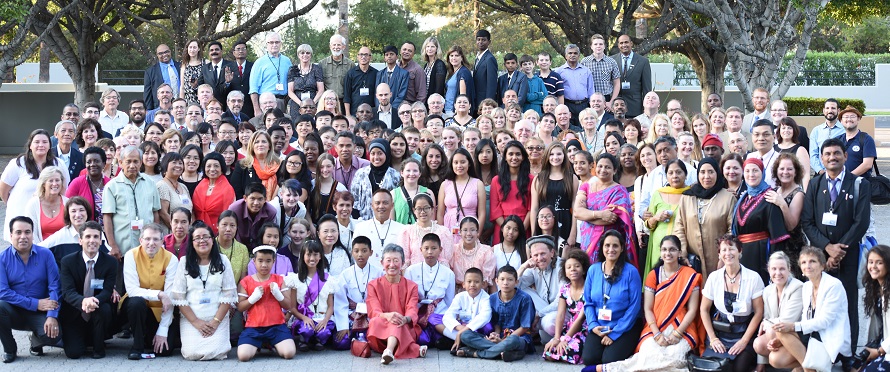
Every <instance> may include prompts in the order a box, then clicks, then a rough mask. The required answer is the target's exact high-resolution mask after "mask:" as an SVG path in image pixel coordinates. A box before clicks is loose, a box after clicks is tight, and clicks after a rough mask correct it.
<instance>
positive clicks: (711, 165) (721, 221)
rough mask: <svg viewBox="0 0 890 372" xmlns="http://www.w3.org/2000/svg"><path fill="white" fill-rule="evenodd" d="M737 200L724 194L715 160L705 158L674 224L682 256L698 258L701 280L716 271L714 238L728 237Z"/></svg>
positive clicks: (727, 192)
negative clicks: (700, 265) (696, 181)
mask: <svg viewBox="0 0 890 372" xmlns="http://www.w3.org/2000/svg"><path fill="white" fill-rule="evenodd" d="M736 200H737V199H736V197H735V195H733V194H732V193H731V192H729V191H727V190H726V179H725V178H723V172H721V171H720V165H719V164H718V163H717V160H715V159H714V158H710V157H707V158H704V159H702V161H701V163H699V164H698V183H696V184H694V185H692V187H691V188H690V189H689V190H686V191H684V192H683V196H681V197H680V208H678V210H677V220H676V222H675V223H674V235H676V236H677V237H678V238H680V246H681V249H682V251H683V256H682V257H686V255H687V254H688V253H694V254H696V255H698V257H699V258H701V260H702V268H701V270H702V272H701V274H702V277H703V278H704V280H703V281H704V282H707V277H708V274H710V273H712V272H713V271H714V270H717V264H718V262H719V261H720V258H719V257H718V254H717V253H718V252H717V251H718V249H717V248H718V247H717V245H716V241H717V238H719V237H721V236H723V235H724V234H727V233H729V228H730V226H732V208H733V207H734V206H735V203H736Z"/></svg>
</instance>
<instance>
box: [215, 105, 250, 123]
mask: <svg viewBox="0 0 890 372" xmlns="http://www.w3.org/2000/svg"><path fill="white" fill-rule="evenodd" d="M251 106H253V105H251ZM245 107H247V105H245ZM241 110H242V111H241V112H239V113H238V117H240V118H241V121H240V122H242V123H243V122H248V121H250V116H247V115H246V114H245V113H244V111H243V110H244V109H243V108H242V109H241ZM222 118H223V119H225V118H233V119H234V118H235V115H234V114H232V112H231V111H229V110H226V112H224V113H223V114H222ZM236 121H237V120H236Z"/></svg>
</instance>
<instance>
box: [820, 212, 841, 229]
mask: <svg viewBox="0 0 890 372" xmlns="http://www.w3.org/2000/svg"><path fill="white" fill-rule="evenodd" d="M822 224H823V225H825V226H837V215H836V214H834V213H831V212H825V213H822Z"/></svg>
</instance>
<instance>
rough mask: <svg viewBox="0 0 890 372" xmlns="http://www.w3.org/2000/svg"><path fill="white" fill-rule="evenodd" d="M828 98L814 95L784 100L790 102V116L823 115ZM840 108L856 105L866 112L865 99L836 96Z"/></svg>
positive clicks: (784, 98)
mask: <svg viewBox="0 0 890 372" xmlns="http://www.w3.org/2000/svg"><path fill="white" fill-rule="evenodd" d="M826 99H827V98H813V97H783V98H782V101H785V103H786V104H788V116H822V107H824V106H825V100H826ZM836 99H837V102H838V108H839V109H840V110H843V109H844V108H845V107H847V105H850V106H853V107H855V108H856V109H857V110H859V112H862V113H865V101H863V100H861V99H851V98H836Z"/></svg>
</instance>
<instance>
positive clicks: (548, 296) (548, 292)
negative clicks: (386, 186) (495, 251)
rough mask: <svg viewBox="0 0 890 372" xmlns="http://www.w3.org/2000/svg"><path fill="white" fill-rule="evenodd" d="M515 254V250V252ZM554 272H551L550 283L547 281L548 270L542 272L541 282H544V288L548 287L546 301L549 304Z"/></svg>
mask: <svg viewBox="0 0 890 372" xmlns="http://www.w3.org/2000/svg"><path fill="white" fill-rule="evenodd" d="M514 252H515V250H514ZM553 272H554V270H550V279H551V280H550V281H547V276H546V273H547V270H541V281H543V282H544V286H545V287H547V298H546V299H545V300H546V301H547V302H550V283H553V282H554V281H553Z"/></svg>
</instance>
